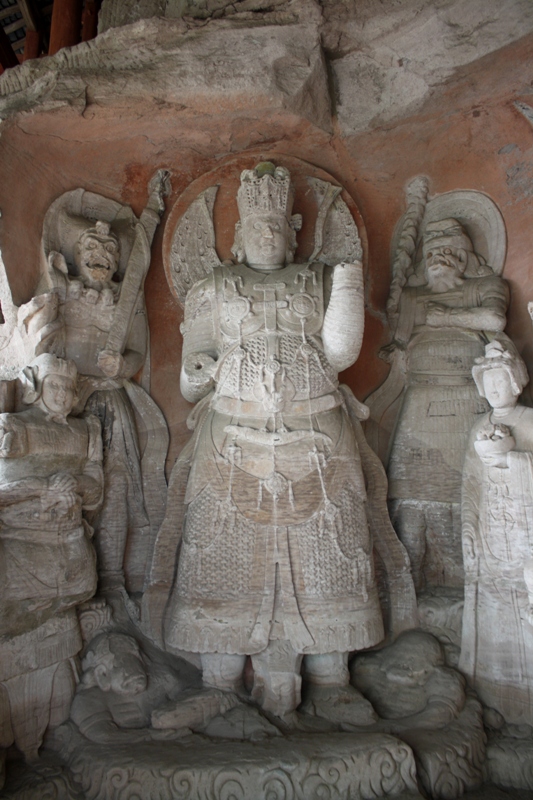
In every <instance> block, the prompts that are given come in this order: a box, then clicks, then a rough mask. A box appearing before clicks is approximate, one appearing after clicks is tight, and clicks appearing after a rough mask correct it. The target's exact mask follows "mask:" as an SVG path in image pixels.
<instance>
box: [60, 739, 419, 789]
mask: <svg viewBox="0 0 533 800" xmlns="http://www.w3.org/2000/svg"><path fill="white" fill-rule="evenodd" d="M64 733H65V731H64ZM70 733H72V736H71V735H70ZM66 738H67V737H64V741H65V739H66ZM67 751H68V752H67ZM65 756H66V762H67V766H68V769H69V770H70V773H71V779H72V784H73V787H75V788H76V789H77V790H78V791H80V794H81V795H82V796H83V797H84V798H86V800H119V798H120V800H129V799H130V798H131V800H134V798H135V800H138V798H140V797H143V798H144V797H146V798H149V797H150V798H161V799H163V798H165V800H166V798H168V800H170V798H172V800H230V798H231V800H251V798H253V800H267V799H268V800H278V799H279V800H289V798H290V800H323V798H326V797H327V798H331V800H333V799H334V798H339V800H340V798H348V797H349V798H350V799H351V800H358V799H359V798H361V800H363V798H364V800H372V799H373V798H377V797H398V796H399V795H402V794H403V793H404V792H409V793H411V792H412V793H414V794H409V796H410V797H413V796H414V797H419V795H418V792H417V788H416V778H415V762H414V757H413V753H412V751H411V749H410V748H409V747H408V746H407V745H405V744H404V743H403V742H401V741H399V740H398V739H395V738H393V737H392V736H386V735H383V734H350V733H333V734H327V735H326V734H294V735H291V736H287V737H284V738H279V739H278V738H275V739H268V740H265V741H262V742H258V743H251V742H240V741H234V742H229V741H227V740H226V741H222V740H221V741H215V740H207V739H206V738H203V737H201V736H189V737H187V738H186V739H182V740H180V741H179V742H165V743H149V744H139V745H121V746H118V747H117V746H113V747H110V746H105V745H97V744H93V743H91V742H88V741H87V740H85V739H82V737H80V735H79V734H78V733H76V732H75V731H74V730H72V729H71V730H70V731H69V736H68V741H65V747H64V749H63V757H65Z"/></svg>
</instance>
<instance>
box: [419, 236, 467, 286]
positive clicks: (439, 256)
mask: <svg viewBox="0 0 533 800" xmlns="http://www.w3.org/2000/svg"><path fill="white" fill-rule="evenodd" d="M424 258H425V269H426V278H427V285H428V286H429V288H430V289H431V291H432V292H436V293H440V292H447V291H449V290H450V289H453V288H454V287H456V286H459V285H460V284H461V282H462V281H463V272H464V271H465V269H466V264H467V258H468V256H467V253H466V251H465V250H463V249H462V248H459V247H454V246H453V244H452V243H451V242H450V243H449V244H438V243H436V242H435V243H434V245H433V246H432V245H431V244H430V245H429V246H428V247H427V248H425V254H424Z"/></svg>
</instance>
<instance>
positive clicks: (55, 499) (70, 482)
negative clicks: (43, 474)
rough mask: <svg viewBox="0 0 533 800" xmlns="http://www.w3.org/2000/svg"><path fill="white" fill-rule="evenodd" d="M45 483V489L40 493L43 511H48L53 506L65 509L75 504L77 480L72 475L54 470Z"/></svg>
mask: <svg viewBox="0 0 533 800" xmlns="http://www.w3.org/2000/svg"><path fill="white" fill-rule="evenodd" d="M45 483H46V486H45V489H44V491H43V493H42V494H41V508H42V509H43V511H49V510H50V509H51V508H54V507H61V508H64V509H65V510H66V509H68V508H72V506H74V505H75V504H76V501H77V492H76V490H77V487H78V482H77V480H76V478H74V477H73V476H72V475H69V474H68V473H66V472H56V473H55V475H52V476H51V477H50V478H48V480H47V481H46V482H45Z"/></svg>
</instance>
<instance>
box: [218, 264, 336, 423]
mask: <svg viewBox="0 0 533 800" xmlns="http://www.w3.org/2000/svg"><path fill="white" fill-rule="evenodd" d="M323 268H324V267H323V265H322V264H318V263H317V264H313V265H311V266H309V265H305V264H291V265H290V266H288V267H286V268H285V269H282V270H276V271H275V272H267V273H261V272H256V271H254V270H251V269H249V268H248V267H246V266H245V265H244V264H237V265H235V266H230V267H228V266H223V267H221V268H220V269H216V270H215V272H214V280H215V297H216V313H217V316H218V323H219V330H220V337H221V342H220V352H221V356H220V359H219V366H218V370H217V375H216V383H217V388H216V394H215V401H214V405H215V407H216V408H219V409H220V410H223V411H225V412H226V413H236V414H242V413H244V414H246V413H247V409H249V413H251V414H253V415H261V414H272V413H277V412H287V413H290V412H295V413H302V412H303V413H305V412H306V411H308V412H309V413H315V412H317V411H319V410H326V409H327V408H332V407H334V406H335V405H338V400H337V398H336V389H337V387H338V381H337V374H336V372H335V371H334V370H333V368H332V367H331V366H330V365H329V363H328V361H327V359H326V357H325V355H324V352H323V346H322V341H321V338H320V332H321V330H322V325H323V320H324V299H323ZM306 403H307V404H310V405H309V408H307V407H306Z"/></svg>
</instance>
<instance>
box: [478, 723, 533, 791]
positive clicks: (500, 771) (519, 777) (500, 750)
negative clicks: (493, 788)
mask: <svg viewBox="0 0 533 800" xmlns="http://www.w3.org/2000/svg"><path fill="white" fill-rule="evenodd" d="M484 774H485V779H486V780H488V781H491V783H495V784H496V785H497V786H503V787H505V788H509V789H529V790H530V791H531V790H533V739H530V738H527V739H516V738H514V737H511V736H499V735H496V736H494V737H490V738H489V743H488V745H487V760H486V761H485V765H484Z"/></svg>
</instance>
